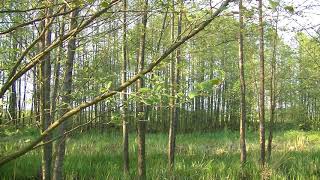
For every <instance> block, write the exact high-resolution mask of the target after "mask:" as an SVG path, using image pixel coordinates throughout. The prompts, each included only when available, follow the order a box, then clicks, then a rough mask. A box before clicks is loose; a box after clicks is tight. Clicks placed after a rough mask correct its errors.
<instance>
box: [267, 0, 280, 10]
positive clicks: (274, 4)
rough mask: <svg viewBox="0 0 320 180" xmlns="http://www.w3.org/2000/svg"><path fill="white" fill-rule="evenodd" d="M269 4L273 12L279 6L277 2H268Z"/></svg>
mask: <svg viewBox="0 0 320 180" xmlns="http://www.w3.org/2000/svg"><path fill="white" fill-rule="evenodd" d="M269 4H270V6H271V9H273V10H275V9H276V8H277V7H278V6H279V2H278V1H272V0H269Z"/></svg>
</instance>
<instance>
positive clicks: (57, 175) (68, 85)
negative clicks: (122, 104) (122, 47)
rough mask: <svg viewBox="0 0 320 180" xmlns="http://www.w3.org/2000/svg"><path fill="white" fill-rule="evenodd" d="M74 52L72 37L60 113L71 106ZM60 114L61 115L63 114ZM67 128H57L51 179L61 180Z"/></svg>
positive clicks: (73, 19) (73, 20)
mask: <svg viewBox="0 0 320 180" xmlns="http://www.w3.org/2000/svg"><path fill="white" fill-rule="evenodd" d="M77 14H78V9H76V10H75V11H73V12H72V13H71V16H70V19H71V20H70V29H74V28H76V27H77V19H76V18H77ZM75 51H76V36H73V37H72V38H71V39H70V40H69V42H68V54H67V61H66V66H65V74H64V81H63V89H62V93H63V95H62V109H63V110H62V112H63V113H65V112H68V111H69V110H70V109H72V108H71V106H72V97H71V91H72V79H73V76H72V71H73V64H74V57H75ZM63 113H62V114H63ZM67 128H68V124H67V122H66V121H65V122H63V123H62V124H61V125H60V127H59V130H58V131H59V136H60V137H61V138H59V140H57V142H56V153H57V156H56V159H55V164H54V173H53V179H54V180H59V179H63V172H62V168H63V161H64V155H65V146H66V136H65V132H66V129H67Z"/></svg>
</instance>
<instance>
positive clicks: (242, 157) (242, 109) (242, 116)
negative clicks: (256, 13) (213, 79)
mask: <svg viewBox="0 0 320 180" xmlns="http://www.w3.org/2000/svg"><path fill="white" fill-rule="evenodd" d="M242 11H243V6H242V0H240V1H239V23H240V25H239V26H240V29H239V71H240V73H239V74H240V90H241V92H240V96H241V97H240V151H241V153H240V160H241V165H242V166H243V165H244V164H245V162H246V159H247V151H246V120H247V119H246V118H247V117H246V83H245V78H244V52H243V31H244V24H243V15H242Z"/></svg>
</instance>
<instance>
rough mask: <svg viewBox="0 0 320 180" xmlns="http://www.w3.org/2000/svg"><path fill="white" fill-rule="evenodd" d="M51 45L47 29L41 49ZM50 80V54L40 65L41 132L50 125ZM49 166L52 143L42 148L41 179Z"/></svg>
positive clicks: (45, 179)
mask: <svg viewBox="0 0 320 180" xmlns="http://www.w3.org/2000/svg"><path fill="white" fill-rule="evenodd" d="M51 13H52V10H51V9H49V8H47V9H46V16H50V14H51ZM49 23H50V19H49V18H46V19H45V20H44V22H43V26H42V27H43V28H45V27H46V26H47V24H49ZM50 45H51V30H50V29H48V30H46V32H45V36H44V38H43V39H42V41H41V49H42V50H44V49H46V47H48V46H50ZM50 79H51V61H50V53H48V54H46V55H45V56H43V60H42V62H41V65H40V122H41V131H42V132H43V131H45V130H46V129H47V128H48V127H49V126H50V125H51V117H50V114H51V113H50ZM51 138H52V134H51V133H50V134H48V136H47V137H46V138H44V140H43V142H44V143H45V142H47V141H50V139H51ZM51 166H52V143H47V144H45V145H44V146H43V154H42V179H43V180H49V179H51Z"/></svg>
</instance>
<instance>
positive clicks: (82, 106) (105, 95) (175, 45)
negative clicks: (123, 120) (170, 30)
mask: <svg viewBox="0 0 320 180" xmlns="http://www.w3.org/2000/svg"><path fill="white" fill-rule="evenodd" d="M230 1H231V0H226V1H224V2H223V3H222V4H221V6H220V7H219V8H218V9H217V10H216V11H215V12H214V13H213V14H212V15H211V17H210V18H209V19H207V20H206V21H203V22H202V23H201V24H200V25H199V26H198V27H197V28H195V29H194V30H192V31H191V32H190V33H189V34H188V35H186V36H184V37H183V38H181V39H180V40H178V41H176V42H174V43H173V44H172V45H171V46H170V47H169V48H168V49H167V50H166V51H165V52H164V53H163V54H162V55H161V56H160V57H159V58H158V59H156V60H155V61H154V62H152V63H151V64H150V65H149V66H148V67H147V68H146V69H145V70H142V71H140V72H139V73H137V74H136V75H135V76H133V77H132V78H131V79H129V80H128V81H127V82H125V83H123V84H121V85H120V86H119V87H118V88H116V89H115V90H113V91H108V92H105V93H103V94H101V95H99V96H97V97H95V98H94V99H93V100H91V101H89V102H84V103H82V104H80V105H79V106H77V107H75V108H73V109H71V110H70V111H68V112H66V113H65V114H64V115H63V116H61V117H60V118H59V119H57V120H56V121H54V123H53V124H51V125H50V126H49V127H48V128H47V130H45V131H43V132H42V133H41V135H40V136H39V137H38V138H36V139H35V140H34V141H32V142H31V143H30V144H29V145H27V146H25V147H24V148H22V149H20V150H17V151H15V152H13V153H9V154H7V155H6V156H4V157H2V158H1V159H0V166H2V165H4V164H6V163H8V162H10V161H11V160H14V159H16V158H18V157H20V156H22V155H24V154H26V153H27V152H29V151H31V150H32V149H33V148H34V147H35V146H37V145H38V144H39V143H40V142H41V141H42V140H43V139H44V138H45V137H46V136H47V135H48V134H49V133H51V132H52V131H53V130H54V129H55V128H57V127H58V126H59V125H60V124H62V123H63V122H64V121H66V120H68V119H69V117H71V116H73V115H75V114H77V113H78V112H80V111H81V110H83V109H85V108H87V107H90V106H92V105H94V104H97V103H98V102H100V101H102V100H104V99H106V98H109V97H111V96H114V95H115V94H117V93H118V92H121V91H123V90H124V89H125V88H127V87H128V86H130V85H131V84H133V83H134V82H136V81H137V80H138V79H140V78H142V77H143V76H144V75H145V74H147V73H149V72H151V71H152V70H153V69H154V68H155V67H156V66H157V65H158V64H159V63H160V62H162V61H163V60H164V59H165V58H166V57H168V56H169V55H170V54H171V53H172V52H173V51H174V50H175V49H177V48H178V47H179V46H181V45H182V44H183V43H185V42H186V41H187V40H189V39H190V38H192V37H193V36H195V35H196V34H198V33H199V32H200V31H201V30H203V29H204V28H205V27H206V26H208V25H209V24H210V23H211V22H212V21H213V20H214V19H215V18H216V17H217V16H218V15H219V14H220V13H221V12H222V11H223V10H225V8H226V7H227V6H228V4H229V2H230ZM112 2H114V1H112Z"/></svg>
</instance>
